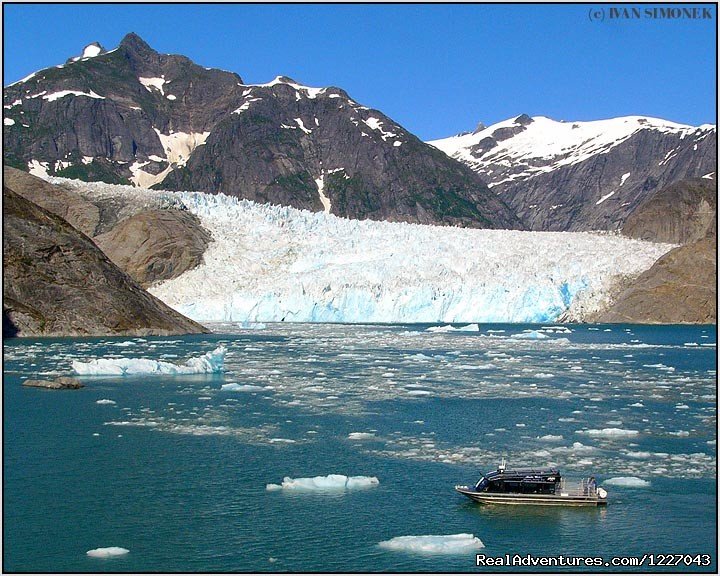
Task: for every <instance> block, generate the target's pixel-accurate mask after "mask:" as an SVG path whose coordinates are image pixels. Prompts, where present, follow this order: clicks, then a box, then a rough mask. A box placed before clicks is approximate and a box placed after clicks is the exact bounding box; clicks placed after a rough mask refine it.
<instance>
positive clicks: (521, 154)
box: [430, 114, 717, 230]
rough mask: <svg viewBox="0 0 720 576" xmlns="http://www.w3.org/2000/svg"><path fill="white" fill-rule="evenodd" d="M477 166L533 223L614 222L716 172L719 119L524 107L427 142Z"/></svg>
mask: <svg viewBox="0 0 720 576" xmlns="http://www.w3.org/2000/svg"><path fill="white" fill-rule="evenodd" d="M430 144H432V145H433V146H435V147H437V148H438V149H440V150H442V151H443V152H445V153H446V154H448V155H449V156H451V157H453V158H456V159H458V160H460V161H462V162H464V163H465V164H467V165H468V166H470V167H471V168H472V169H473V170H475V171H476V172H477V173H478V174H479V175H480V176H482V178H483V179H484V180H485V181H486V182H487V183H488V185H489V186H490V187H491V188H492V190H493V191H494V192H496V193H497V194H498V195H499V196H500V197H501V198H502V199H503V200H505V202H506V203H507V204H508V205H510V206H511V207H512V208H513V209H514V210H515V211H516V213H517V214H518V216H520V217H521V218H522V219H523V221H524V222H525V224H526V225H527V226H528V227H529V228H531V229H534V230H592V229H600V230H612V229H618V228H621V227H622V224H623V222H624V221H625V219H626V218H627V216H628V215H629V214H630V213H632V211H633V210H634V209H635V208H636V207H637V206H638V205H639V204H640V203H641V202H642V201H643V200H645V199H646V198H647V197H648V196H649V195H650V194H652V193H653V192H654V191H655V190H658V189H660V188H662V187H664V186H666V185H668V184H671V183H673V182H677V181H679V180H682V179H685V178H692V177H695V178H700V177H703V176H707V175H709V174H712V173H714V171H715V163H716V158H717V131H716V127H715V126H714V125H708V124H706V125H702V126H697V127H695V126H687V125H683V124H677V123H674V122H669V121H666V120H660V119H657V118H649V117H641V116H626V117H621V118H612V119H609V120H597V121H592V122H559V121H556V120H552V119H550V118H546V117H544V116H536V117H534V118H530V117H529V116H527V115H524V114H523V115H521V116H518V117H517V118H512V119H509V120H505V121H503V122H499V123H497V124H494V125H492V126H490V127H487V128H486V127H484V126H482V125H480V126H479V127H478V130H476V131H475V132H472V133H466V134H460V135H457V136H453V137H450V138H445V139H441V140H435V141H432V142H430Z"/></svg>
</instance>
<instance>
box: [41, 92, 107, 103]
mask: <svg viewBox="0 0 720 576" xmlns="http://www.w3.org/2000/svg"><path fill="white" fill-rule="evenodd" d="M65 96H86V97H88V98H97V99H98V100H105V96H100V95H99V94H96V93H95V92H93V91H92V90H90V92H80V91H78V90H61V91H59V92H53V93H52V94H45V95H43V97H42V98H43V100H47V101H48V102H54V101H55V100H58V99H59V98H64V97H65Z"/></svg>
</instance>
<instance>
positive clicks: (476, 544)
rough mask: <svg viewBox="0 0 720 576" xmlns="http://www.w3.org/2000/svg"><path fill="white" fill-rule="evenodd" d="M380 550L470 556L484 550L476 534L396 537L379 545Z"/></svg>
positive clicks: (483, 545)
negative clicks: (469, 554)
mask: <svg viewBox="0 0 720 576" xmlns="http://www.w3.org/2000/svg"><path fill="white" fill-rule="evenodd" d="M378 546H380V548H385V549H386V550H394V551H399V552H418V553H422V554H468V553H471V552H472V551H474V550H479V549H480V548H484V547H485V544H483V543H482V541H481V540H480V538H477V537H475V535H474V534H449V535H443V536H396V537H395V538H391V539H390V540H385V541H383V542H380V543H379V544H378Z"/></svg>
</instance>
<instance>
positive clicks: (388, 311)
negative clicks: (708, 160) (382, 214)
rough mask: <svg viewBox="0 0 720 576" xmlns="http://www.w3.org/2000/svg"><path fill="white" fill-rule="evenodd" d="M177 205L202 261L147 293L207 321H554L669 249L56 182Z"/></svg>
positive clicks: (602, 297)
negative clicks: (189, 222) (197, 226)
mask: <svg viewBox="0 0 720 576" xmlns="http://www.w3.org/2000/svg"><path fill="white" fill-rule="evenodd" d="M55 180H56V179H52V181H55ZM57 180H58V182H63V183H65V184H70V185H73V186H77V187H82V188H83V189H86V190H87V189H89V190H90V191H91V193H92V194H97V195H103V196H108V195H109V196H112V195H116V196H135V197H136V198H143V199H145V200H147V199H148V198H149V197H152V196H156V197H157V196H162V197H167V198H173V199H174V200H176V201H181V202H182V203H183V204H184V205H185V206H186V207H187V208H188V210H189V211H190V212H192V213H193V214H195V215H197V216H198V218H199V219H200V221H201V223H202V225H203V226H204V227H205V228H206V229H207V230H209V231H210V232H211V234H212V236H213V239H214V242H212V243H211V244H210V246H209V247H208V249H207V251H206V252H205V254H204V256H203V259H204V262H203V263H202V264H201V265H200V266H198V267H196V268H194V269H193V270H189V271H187V272H185V273H183V274H182V275H180V276H179V277H177V278H175V279H173V280H169V281H166V282H163V283H161V284H159V285H156V286H153V287H151V288H150V292H152V293H153V294H154V295H155V296H157V297H158V298H160V299H161V300H163V301H164V302H165V303H167V304H168V305H170V306H171V307H173V308H175V309H176V310H178V311H179V312H181V313H182V314H185V315H186V316H189V317H190V318H192V319H194V320H198V321H200V322H203V321H205V322H224V321H234V322H273V321H274V322H277V321H287V322H349V323H364V322H393V323H412V322H428V323H451V322H452V323H476V322H539V323H543V322H552V321H554V320H555V319H557V318H558V317H559V316H560V315H561V314H562V313H563V312H565V311H567V310H568V308H569V307H570V306H571V305H572V304H573V302H575V301H576V300H579V302H580V305H581V306H582V308H583V310H586V311H591V310H594V309H598V308H600V307H602V305H603V304H604V303H605V302H606V301H607V300H608V298H609V296H608V294H609V293H610V289H611V287H612V285H613V282H614V280H615V279H616V278H617V277H619V276H623V275H628V276H634V275H637V274H639V273H641V272H643V271H644V270H646V269H648V268H649V267H650V266H651V265H652V264H653V263H654V262H655V260H657V258H659V257H660V256H661V255H663V254H664V253H665V252H667V251H668V250H670V249H671V248H672V246H671V245H667V244H652V243H648V242H642V241H638V240H632V239H628V238H622V237H620V236H615V235H609V234H593V233H580V232H577V233H568V232H565V233H563V232H519V231H511V230H478V229H462V228H452V227H440V226H424V225H414V224H404V223H389V222H373V221H368V220H363V221H358V220H347V219H343V218H338V217H336V216H333V215H331V214H324V213H313V212H309V211H304V210H295V209H293V208H287V207H281V206H272V205H260V204H255V203H253V202H249V201H245V200H238V199H237V198H232V197H228V196H225V195H223V194H217V195H213V194H203V193H200V192H161V191H154V190H141V189H137V188H131V187H124V186H113V185H108V184H102V183H92V184H88V183H74V182H73V181H69V180H60V179H57Z"/></svg>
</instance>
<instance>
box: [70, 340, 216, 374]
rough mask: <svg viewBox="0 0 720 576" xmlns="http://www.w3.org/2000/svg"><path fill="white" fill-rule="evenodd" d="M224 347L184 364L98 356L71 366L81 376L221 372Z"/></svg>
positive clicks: (74, 361) (75, 362) (74, 362)
mask: <svg viewBox="0 0 720 576" xmlns="http://www.w3.org/2000/svg"><path fill="white" fill-rule="evenodd" d="M225 352H226V349H225V347H224V346H218V347H217V348H216V349H215V350H213V351H212V352H208V353H207V354H203V355H202V356H199V357H197V358H190V359H189V360H188V361H187V362H185V363H184V364H173V363H172V362H163V361H160V360H151V359H147V358H98V359H97V360H91V361H90V362H79V361H77V360H73V363H72V367H73V370H75V372H76V373H77V374H81V375H83V376H110V375H117V376H124V375H134V374H210V373H214V372H222V371H223V364H224V360H225Z"/></svg>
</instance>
